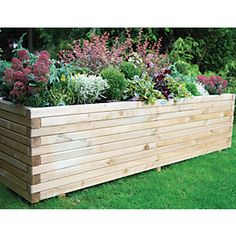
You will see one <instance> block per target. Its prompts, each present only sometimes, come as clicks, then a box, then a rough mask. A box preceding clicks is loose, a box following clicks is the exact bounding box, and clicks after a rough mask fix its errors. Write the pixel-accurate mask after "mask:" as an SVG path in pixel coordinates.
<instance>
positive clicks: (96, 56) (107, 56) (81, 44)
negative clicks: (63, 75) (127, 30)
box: [59, 33, 131, 74]
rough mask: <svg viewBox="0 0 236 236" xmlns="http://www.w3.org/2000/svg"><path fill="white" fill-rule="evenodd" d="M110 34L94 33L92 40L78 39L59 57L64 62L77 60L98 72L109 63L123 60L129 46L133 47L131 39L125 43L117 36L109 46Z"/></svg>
mask: <svg viewBox="0 0 236 236" xmlns="http://www.w3.org/2000/svg"><path fill="white" fill-rule="evenodd" d="M108 40H109V34H108V33H104V34H103V35H101V36H100V35H93V36H92V38H91V40H83V41H82V40H76V41H74V42H73V44H72V45H70V47H71V49H70V50H62V51H61V52H60V53H59V59H60V60H61V61H62V62H64V63H71V62H75V61H76V62H77V63H78V66H80V67H88V68H89V69H90V70H91V72H93V73H94V74H98V73H99V72H100V71H101V70H102V69H103V68H105V67H108V66H109V65H117V64H119V63H121V62H122V60H123V56H124V55H125V53H126V51H127V49H128V48H130V47H131V42H130V39H127V40H126V41H125V42H124V43H120V42H119V38H118V37H117V38H116V40H115V43H114V44H113V46H112V47H111V48H109V47H108Z"/></svg>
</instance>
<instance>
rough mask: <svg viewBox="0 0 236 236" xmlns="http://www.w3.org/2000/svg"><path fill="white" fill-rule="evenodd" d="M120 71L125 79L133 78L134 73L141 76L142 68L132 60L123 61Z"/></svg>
mask: <svg viewBox="0 0 236 236" xmlns="http://www.w3.org/2000/svg"><path fill="white" fill-rule="evenodd" d="M120 70H121V72H122V73H123V74H124V75H125V78H126V79H133V77H134V76H135V75H137V76H141V75H142V70H141V68H139V67H138V66H136V65H135V64H134V63H132V62H123V63H122V64H121V65H120Z"/></svg>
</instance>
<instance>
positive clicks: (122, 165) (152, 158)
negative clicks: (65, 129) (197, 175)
mask: <svg viewBox="0 0 236 236" xmlns="http://www.w3.org/2000/svg"><path fill="white" fill-rule="evenodd" d="M220 141H221V143H220ZM219 145H224V146H226V145H228V141H227V140H218V141H217V142H215V143H207V144H204V145H202V144H201V145H195V146H191V147H189V148H187V150H184V149H182V148H181V149H180V150H179V151H178V152H176V155H175V154H173V153H171V152H169V153H168V154H165V159H168V158H169V157H173V156H178V155H184V154H185V153H189V154H190V155H191V154H193V155H194V152H195V151H200V150H204V151H206V152H207V150H209V149H210V148H217V147H218V146H219ZM151 154H153V153H150V155H147V154H146V156H145V155H140V156H139V157H138V159H131V160H130V161H127V162H124V163H119V162H118V164H116V163H115V164H114V166H113V167H112V168H109V169H106V170H102V168H101V172H100V173H103V174H106V173H109V171H110V172H114V171H117V169H127V168H130V167H132V166H136V165H139V164H145V163H149V161H159V160H161V159H162V157H161V156H162V155H151ZM163 155H164V154H163ZM133 158H135V156H134V155H133ZM96 164H97V165H99V164H100V163H99V164H98V163H96ZM110 165H113V164H112V163H111V164H110ZM101 166H103V167H104V165H103V164H101ZM107 166H109V163H108V164H107ZM91 167H92V166H91ZM105 167H106V166H105ZM78 168H79V167H78ZM81 168H82V167H81ZM94 169H99V167H98V166H97V168H94ZM85 172H86V170H85ZM81 173H83V172H79V174H75V175H71V176H68V177H66V176H64V177H63V178H60V179H56V180H53V181H49V182H45V183H40V184H38V185H34V186H31V191H32V193H36V192H40V191H44V190H46V189H50V188H54V187H59V186H60V185H63V184H70V183H72V182H76V181H81V180H83V179H81ZM82 176H83V177H84V175H82ZM85 176H86V174H85ZM85 179H86V178H85Z"/></svg>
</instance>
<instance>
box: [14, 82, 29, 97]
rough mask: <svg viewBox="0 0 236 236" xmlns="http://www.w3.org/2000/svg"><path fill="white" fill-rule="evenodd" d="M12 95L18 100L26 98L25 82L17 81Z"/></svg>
mask: <svg viewBox="0 0 236 236" xmlns="http://www.w3.org/2000/svg"><path fill="white" fill-rule="evenodd" d="M10 95H11V96H12V97H13V98H15V99H16V100H18V99H20V98H21V97H24V96H26V86H25V84H24V83H23V82H20V81H17V82H15V84H14V87H13V90H12V91H11V92H10Z"/></svg>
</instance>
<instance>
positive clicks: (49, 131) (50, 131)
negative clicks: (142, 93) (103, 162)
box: [31, 106, 232, 137]
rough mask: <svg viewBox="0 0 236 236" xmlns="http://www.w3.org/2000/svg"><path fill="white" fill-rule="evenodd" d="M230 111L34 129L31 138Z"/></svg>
mask: <svg viewBox="0 0 236 236" xmlns="http://www.w3.org/2000/svg"><path fill="white" fill-rule="evenodd" d="M228 111H230V112H232V106H225V107H215V108H206V109H197V110H191V111H183V112H176V113H175V112H173V113H164V114H157V115H147V116H138V117H129V118H121V119H113V120H102V121H96V122H82V123H78V124H68V125H59V126H51V127H43V128H40V129H32V130H31V137H37V136H44V135H55V134H60V133H67V132H74V131H83V130H93V129H100V128H107V127H116V126H122V125H130V124H138V123H144V122H152V121H160V120H165V119H174V118H179V117H188V116H194V115H203V114H207V113H214V112H228Z"/></svg>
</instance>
